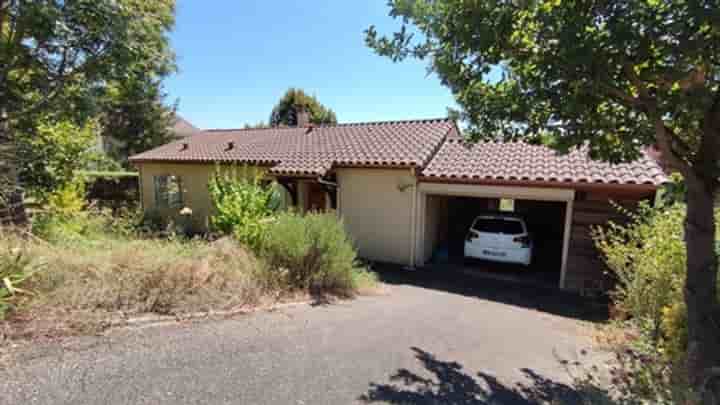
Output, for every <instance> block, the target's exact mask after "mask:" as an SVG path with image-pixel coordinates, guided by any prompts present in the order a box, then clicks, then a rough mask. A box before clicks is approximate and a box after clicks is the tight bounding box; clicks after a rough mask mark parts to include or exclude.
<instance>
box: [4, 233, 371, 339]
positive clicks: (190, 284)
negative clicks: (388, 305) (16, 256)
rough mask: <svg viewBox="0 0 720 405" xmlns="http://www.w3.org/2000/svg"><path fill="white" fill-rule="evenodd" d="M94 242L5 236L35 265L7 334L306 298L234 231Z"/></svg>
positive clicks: (360, 287) (363, 285) (360, 289)
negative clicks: (208, 236)
mask: <svg viewBox="0 0 720 405" xmlns="http://www.w3.org/2000/svg"><path fill="white" fill-rule="evenodd" d="M90 242H91V243H77V241H73V242H72V243H66V244H63V243H53V244H50V243H47V242H43V241H42V240H39V239H37V238H33V237H29V238H25V239H19V238H16V237H8V236H5V237H0V247H2V248H3V249H0V251H2V250H7V251H13V252H17V251H18V250H20V251H22V253H23V255H24V256H25V257H27V258H29V259H30V262H31V266H29V267H31V268H33V269H36V270H35V272H34V273H33V274H32V275H31V276H30V277H29V278H28V279H27V280H26V281H25V283H24V284H23V289H25V290H27V291H31V292H32V294H28V295H22V296H17V297H14V299H13V302H12V304H13V310H12V311H11V312H10V316H9V318H8V319H7V321H6V322H5V323H4V324H3V323H2V322H0V341H1V340H2V335H5V336H6V337H9V338H11V339H18V338H20V339H27V338H37V337H50V338H52V337H55V336H63V335H69V334H90V333H95V332H99V331H101V330H103V329H105V328H106V327H108V326H109V325H111V324H112V323H115V322H122V320H124V319H127V318H132V317H135V316H139V315H141V314H147V313H153V314H160V315H178V316H182V315H184V314H188V313H202V312H209V311H227V310H236V309H252V308H256V307H258V306H264V305H267V304H270V303H273V302H277V301H285V300H287V299H291V298H295V299H299V297H300V295H303V296H304V297H307V296H308V293H309V291H304V290H302V289H297V288H296V287H294V286H292V285H291V284H290V283H289V282H288V279H287V278H286V277H285V272H283V271H274V270H273V269H271V268H269V267H268V266H267V264H265V262H264V261H262V260H259V259H257V258H256V257H255V256H254V255H253V254H252V253H251V252H249V251H248V250H247V249H245V248H244V247H242V246H241V245H239V244H238V243H237V242H235V241H234V240H233V239H230V238H227V239H222V240H219V241H216V242H213V243H208V242H205V241H173V240H157V239H150V240H139V239H132V238H107V239H93V240H91V241H90ZM353 284H354V285H355V287H356V288H355V292H356V293H368V292H370V291H372V290H373V288H375V287H376V286H377V280H376V279H375V277H374V275H372V274H371V273H368V272H364V271H362V272H361V271H358V272H355V273H353Z"/></svg>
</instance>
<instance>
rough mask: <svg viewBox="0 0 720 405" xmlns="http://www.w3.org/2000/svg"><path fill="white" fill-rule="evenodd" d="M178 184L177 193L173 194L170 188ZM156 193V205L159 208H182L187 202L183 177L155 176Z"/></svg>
mask: <svg viewBox="0 0 720 405" xmlns="http://www.w3.org/2000/svg"><path fill="white" fill-rule="evenodd" d="M171 182H172V183H176V184H177V191H176V192H172V191H171V190H170V186H171V184H172V183H171ZM153 188H154V191H155V205H156V206H157V207H158V208H182V206H183V204H184V201H185V195H184V194H185V193H184V190H183V179H182V176H178V175H174V174H161V175H156V176H153Z"/></svg>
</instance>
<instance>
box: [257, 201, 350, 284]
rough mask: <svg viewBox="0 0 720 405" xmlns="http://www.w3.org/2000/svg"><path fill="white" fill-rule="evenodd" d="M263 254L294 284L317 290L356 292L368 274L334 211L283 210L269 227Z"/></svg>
mask: <svg viewBox="0 0 720 405" xmlns="http://www.w3.org/2000/svg"><path fill="white" fill-rule="evenodd" d="M262 255H263V256H264V257H265V258H266V259H267V261H268V263H269V265H270V266H271V268H272V269H274V270H275V271H281V272H283V273H284V277H285V278H286V279H287V281H288V284H289V285H290V286H291V287H293V288H296V289H302V290H309V291H311V292H316V293H319V292H330V293H334V294H339V295H346V296H349V295H352V294H353V292H354V291H355V289H356V288H357V283H358V282H359V277H363V276H362V274H364V271H363V270H362V269H361V268H360V266H359V265H358V263H357V256H356V252H355V249H354V247H353V244H352V242H351V241H350V239H349V237H348V235H347V233H346V232H345V229H344V227H343V225H342V222H340V221H339V220H338V219H337V217H336V216H335V215H334V214H315V213H312V214H308V215H305V216H300V215H296V214H293V213H285V214H281V215H280V216H279V217H278V218H277V220H276V221H274V222H273V223H272V224H270V225H269V227H268V233H267V240H266V241H265V243H264V244H263V248H262Z"/></svg>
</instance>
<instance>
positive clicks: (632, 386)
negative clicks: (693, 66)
mask: <svg viewBox="0 0 720 405" xmlns="http://www.w3.org/2000/svg"><path fill="white" fill-rule="evenodd" d="M627 215H628V216H629V219H630V221H629V223H627V224H625V225H619V224H610V225H609V226H608V227H607V228H605V229H597V230H596V231H595V235H594V236H595V241H596V245H597V247H598V248H599V249H600V251H601V252H602V254H603V256H604V258H605V261H606V263H607V265H608V267H609V268H610V270H611V271H612V273H613V275H614V276H615V277H616V279H617V286H616V289H615V290H614V291H613V292H612V298H613V300H614V304H615V305H616V306H617V308H619V309H620V310H621V311H622V312H623V313H624V314H625V317H626V318H628V320H627V321H626V322H625V324H624V326H625V327H628V328H632V329H636V330H637V331H638V338H637V339H635V340H634V341H632V342H629V347H628V348H627V350H621V351H620V353H625V354H626V355H625V356H620V357H623V359H622V360H623V362H621V366H622V368H621V371H622V370H625V373H626V374H627V375H628V376H629V377H628V378H627V379H626V381H625V382H624V385H625V387H626V391H629V392H632V394H633V395H638V396H640V397H641V398H644V399H647V400H650V401H655V402H657V403H661V402H665V401H667V402H672V401H674V400H679V399H678V398H676V396H677V395H678V393H681V392H683V391H684V392H687V391H689V389H688V388H687V386H685V381H684V377H683V376H684V372H683V363H684V361H685V352H686V349H687V318H686V312H687V311H686V308H685V302H684V296H683V288H684V287H683V286H684V283H685V274H686V260H687V251H686V247H685V242H684V237H683V235H684V221H685V206H684V205H681V204H676V205H673V206H670V207H667V208H660V209H654V208H650V207H649V206H647V205H643V206H641V208H640V210H639V211H638V212H636V213H629V212H628V213H627ZM716 217H717V218H718V219H720V213H716ZM676 371H677V372H676Z"/></svg>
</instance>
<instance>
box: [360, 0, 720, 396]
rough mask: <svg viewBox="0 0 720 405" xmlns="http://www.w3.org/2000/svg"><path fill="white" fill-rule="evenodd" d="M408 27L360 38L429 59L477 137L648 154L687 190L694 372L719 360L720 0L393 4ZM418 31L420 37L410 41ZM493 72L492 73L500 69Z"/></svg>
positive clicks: (597, 154) (626, 156)
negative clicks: (656, 152)
mask: <svg viewBox="0 0 720 405" xmlns="http://www.w3.org/2000/svg"><path fill="white" fill-rule="evenodd" d="M389 5H390V8H391V12H390V13H391V15H392V16H394V17H398V18H401V19H402V21H403V25H402V29H400V30H399V32H396V33H394V35H391V36H381V35H378V33H377V32H376V30H375V28H374V27H370V28H369V29H368V31H367V33H366V34H367V36H366V40H367V43H368V45H369V46H370V47H372V48H373V49H374V50H375V51H377V52H378V53H379V54H381V55H385V56H388V57H391V58H392V59H394V60H395V61H399V60H402V59H404V58H407V57H416V58H419V59H424V60H427V61H428V62H429V65H430V68H431V69H432V70H433V71H434V72H435V73H437V74H438V75H439V77H440V79H441V80H442V83H443V84H445V85H446V86H448V87H449V88H450V89H451V90H452V92H453V93H454V95H455V97H456V99H457V102H458V104H459V105H460V106H461V108H462V117H463V118H465V119H466V120H467V122H468V123H469V125H470V128H471V130H472V132H473V133H474V134H476V137H480V136H487V137H495V136H498V135H504V136H505V137H507V138H526V139H527V138H541V139H543V140H547V141H550V143H551V144H552V145H554V146H555V147H557V148H558V149H560V150H563V151H566V150H568V149H569V148H571V147H575V146H580V145H586V144H587V145H589V150H590V152H591V155H592V156H593V157H594V158H598V159H603V160H607V161H611V162H620V161H627V160H630V159H633V158H635V157H637V156H638V155H639V153H641V150H642V149H643V148H645V147H648V146H655V147H657V148H659V149H660V151H661V152H662V156H663V158H664V159H665V161H666V162H667V163H668V164H670V165H671V167H672V168H673V169H675V170H677V171H679V172H680V173H682V175H683V176H684V178H685V181H686V182H687V190H688V193H687V222H686V232H685V238H686V243H687V253H688V262H687V278H686V288H685V291H686V293H685V301H686V303H687V310H688V328H689V345H688V359H689V362H688V368H689V375H690V377H691V379H692V382H693V383H694V384H695V385H696V386H697V387H701V386H702V385H704V382H705V381H706V376H708V375H709V374H711V370H712V368H713V367H718V366H719V365H720V315H719V314H718V312H719V310H718V300H717V291H716V285H717V282H716V281H717V274H718V260H717V257H716V255H715V237H716V235H715V226H716V224H715V222H714V216H713V206H714V196H715V195H716V193H717V190H718V178H719V176H720V165H719V163H718V162H719V159H720V1H718V0H635V1H627V0H624V1H623V0H570V1H560V0H513V1H509V0H508V1H506V0H392V1H390V2H389ZM417 34H419V35H417ZM498 71H500V72H501V74H500V75H498V74H497V72H498Z"/></svg>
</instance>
